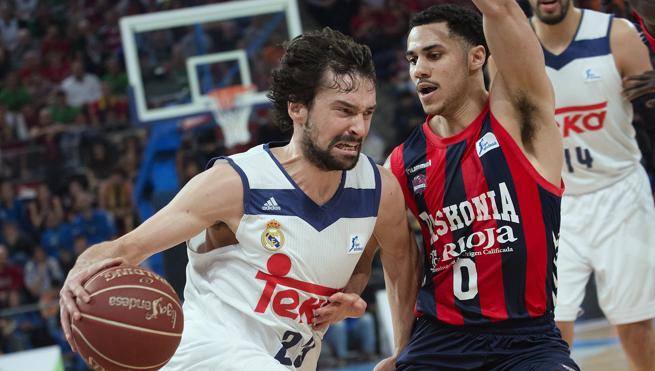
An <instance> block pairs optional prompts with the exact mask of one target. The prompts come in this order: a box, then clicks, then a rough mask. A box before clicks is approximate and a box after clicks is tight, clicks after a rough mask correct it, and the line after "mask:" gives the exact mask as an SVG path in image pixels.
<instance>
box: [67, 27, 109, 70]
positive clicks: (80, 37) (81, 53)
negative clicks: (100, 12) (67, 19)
mask: <svg viewBox="0 0 655 371" xmlns="http://www.w3.org/2000/svg"><path fill="white" fill-rule="evenodd" d="M94 27H95V25H92V24H91V23H90V22H89V20H88V19H81V20H80V21H78V22H77V27H76V28H75V29H74V36H73V50H74V52H75V54H76V55H77V56H78V57H81V59H82V62H83V63H84V65H85V66H86V67H87V69H88V70H89V72H90V73H93V74H95V75H102V72H103V68H104V66H103V59H102V57H103V54H102V51H103V48H104V46H103V43H102V41H101V40H100V38H99V37H98V35H97V33H96V32H95V29H94Z"/></svg>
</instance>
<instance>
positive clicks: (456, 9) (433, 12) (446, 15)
mask: <svg viewBox="0 0 655 371" xmlns="http://www.w3.org/2000/svg"><path fill="white" fill-rule="evenodd" d="M441 22H446V25H448V29H449V30H450V33H451V35H452V34H455V35H457V36H459V37H461V38H462V39H463V40H464V41H466V42H467V43H468V44H470V46H471V47H473V46H477V45H482V46H483V47H484V51H485V52H486V54H487V57H488V56H489V48H488V47H487V40H486V39H485V38H484V30H483V28H482V16H481V15H480V13H479V12H478V11H476V10H474V9H473V8H471V7H468V6H461V5H454V4H442V5H433V6H431V7H429V8H427V9H425V10H423V11H421V12H419V13H417V14H416V15H414V17H412V19H411V20H410V21H409V29H410V30H411V29H412V28H414V27H417V26H423V25H426V24H431V23H441Z"/></svg>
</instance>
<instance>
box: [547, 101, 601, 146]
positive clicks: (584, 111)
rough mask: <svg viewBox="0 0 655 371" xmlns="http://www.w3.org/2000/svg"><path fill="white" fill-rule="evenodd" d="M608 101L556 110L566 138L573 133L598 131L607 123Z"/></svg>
mask: <svg viewBox="0 0 655 371" xmlns="http://www.w3.org/2000/svg"><path fill="white" fill-rule="evenodd" d="M606 116H607V102H603V103H598V104H592V105H588V106H569V107H560V108H558V109H556V110H555V118H556V120H557V125H558V126H559V127H560V129H561V130H562V136H563V137H564V138H566V137H568V136H569V135H571V134H582V133H584V132H586V131H597V130H600V129H602V128H603V126H604V125H605V118H606Z"/></svg>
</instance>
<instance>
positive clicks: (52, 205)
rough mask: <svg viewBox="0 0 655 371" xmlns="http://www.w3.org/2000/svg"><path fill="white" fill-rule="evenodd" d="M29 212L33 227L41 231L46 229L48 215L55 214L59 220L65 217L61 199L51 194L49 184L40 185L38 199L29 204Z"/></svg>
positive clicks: (37, 192) (37, 190) (37, 193)
mask: <svg viewBox="0 0 655 371" xmlns="http://www.w3.org/2000/svg"><path fill="white" fill-rule="evenodd" d="M27 211H28V213H29V216H30V222H31V224H32V227H34V228H35V229H36V230H39V231H41V230H43V229H44V228H45V225H46V219H47V217H48V214H54V216H55V218H56V219H58V220H62V219H63V217H64V209H63V207H62V204H61V199H60V198H59V197H58V196H55V195H53V194H52V192H50V188H49V187H48V185H47V184H39V186H38V187H37V189H36V199H35V200H33V201H32V202H30V203H28V204H27Z"/></svg>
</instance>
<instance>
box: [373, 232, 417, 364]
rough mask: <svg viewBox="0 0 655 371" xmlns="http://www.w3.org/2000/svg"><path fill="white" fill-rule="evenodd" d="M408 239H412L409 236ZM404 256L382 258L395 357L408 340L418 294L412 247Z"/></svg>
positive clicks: (405, 251) (396, 255)
mask: <svg viewBox="0 0 655 371" xmlns="http://www.w3.org/2000/svg"><path fill="white" fill-rule="evenodd" d="M410 238H414V237H413V236H410ZM409 246H410V247H411V248H410V249H409V250H404V254H395V255H393V256H390V255H389V254H387V256H385V254H384V251H383V254H382V264H383V266H384V281H385V284H386V288H387V297H388V298H389V306H390V308H391V317H392V320H393V322H392V324H393V333H394V344H395V350H394V356H396V357H397V356H398V355H400V352H402V350H403V349H404V348H405V346H406V345H407V343H408V342H409V338H410V336H411V332H412V327H413V325H414V304H415V303H416V295H417V292H418V279H417V269H416V253H415V249H414V247H415V246H414V245H413V244H411V243H410V244H409Z"/></svg>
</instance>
